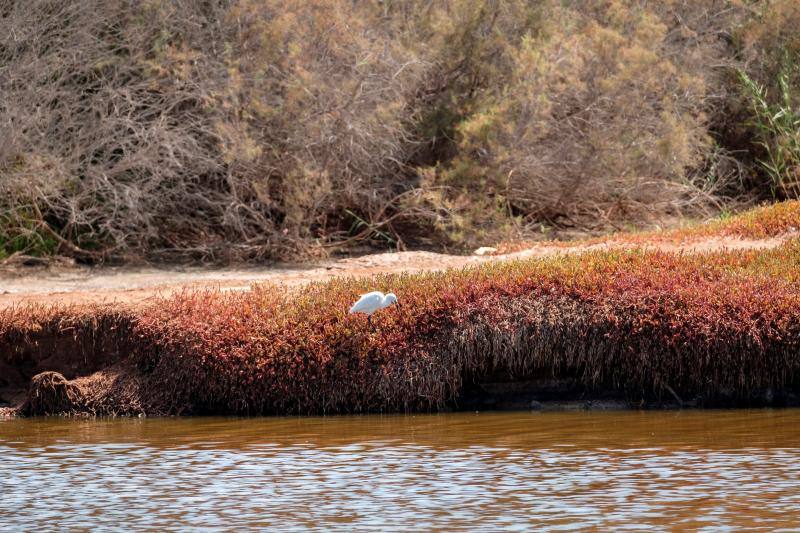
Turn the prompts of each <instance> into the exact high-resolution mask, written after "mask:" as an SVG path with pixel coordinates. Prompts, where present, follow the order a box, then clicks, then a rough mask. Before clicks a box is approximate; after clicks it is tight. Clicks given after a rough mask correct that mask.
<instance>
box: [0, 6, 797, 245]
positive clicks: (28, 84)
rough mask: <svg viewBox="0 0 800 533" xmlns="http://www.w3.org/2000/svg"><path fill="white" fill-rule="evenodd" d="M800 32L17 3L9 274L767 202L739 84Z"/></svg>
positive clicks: (782, 25)
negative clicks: (60, 264) (17, 256)
mask: <svg viewBox="0 0 800 533" xmlns="http://www.w3.org/2000/svg"><path fill="white" fill-rule="evenodd" d="M797 17H798V15H797V7H796V3H795V2H793V1H792V0H781V1H779V2H769V3H767V2H764V3H757V4H754V5H739V4H738V3H735V2H734V3H731V2H727V1H723V0H702V1H699V2H685V1H679V0H672V1H668V2H658V3H640V2H631V1H628V0H592V1H591V2H582V1H581V2H578V1H574V2H573V1H569V2H555V1H545V2H535V3H532V2H526V1H522V0H511V1H503V2H498V1H496V0H442V1H440V2H426V1H422V0H410V1H407V2H382V1H377V0H359V1H355V2H349V1H348V2H344V1H337V0H314V1H309V2H306V1H301V0H289V1H285V2H284V1H277V0H267V1H256V0H220V1H202V2H194V1H188V0H171V1H165V2H160V1H158V2H150V1H148V2H135V1H132V0H112V1H100V0H88V1H77V0H75V1H67V2H61V1H55V0H32V1H16V0H8V1H6V2H4V3H3V4H2V5H0V74H2V75H0V135H2V137H3V139H4V142H3V144H2V146H0V255H2V254H8V253H12V252H15V251H25V252H28V253H39V254H45V253H54V252H57V253H63V254H69V255H73V256H75V257H77V258H79V259H83V260H86V261H101V260H106V259H109V258H111V259H136V258H150V259H177V260H185V259H200V260H219V261H225V260H248V259H249V260H256V259H262V258H279V257H289V256H297V255H304V254H310V253H311V254H313V253H324V251H325V250H326V249H328V248H330V247H333V246H342V245H345V244H348V243H354V242H363V241H370V242H373V243H376V244H381V245H386V244H391V245H394V246H398V247H401V246H403V245H404V243H412V244H416V245H456V246H462V245H470V244H474V243H476V242H478V241H480V240H481V239H486V238H495V237H501V236H507V235H508V234H509V233H512V232H525V231H526V228H528V229H530V228H533V227H536V228H538V227H540V224H546V225H547V224H555V225H562V226H563V225H568V226H577V227H579V228H584V229H585V228H588V227H592V226H597V225H601V226H602V225H608V224H612V225H613V224H617V223H619V222H645V221H646V218H647V217H649V216H659V215H663V214H675V213H681V212H686V211H687V210H689V211H694V212H697V211H703V210H708V209H709V207H710V206H716V207H719V206H720V205H722V204H723V203H725V202H726V201H728V200H729V199H730V198H736V197H739V196H741V195H743V194H745V195H747V194H749V195H751V196H752V194H753V192H754V191H753V187H755V188H756V191H755V192H756V193H759V192H760V191H759V188H760V187H761V186H762V182H761V181H759V176H760V175H762V174H764V171H763V170H759V169H757V168H756V167H752V168H750V167H748V164H749V163H751V162H752V161H755V160H758V159H762V160H763V159H765V157H764V154H763V153H761V152H760V151H761V150H763V149H764V148H763V147H774V146H783V144H782V143H783V140H782V139H783V138H780V139H775V138H772V137H770V138H764V139H761V144H760V145H758V144H754V143H753V142H751V140H752V139H751V138H752V137H753V135H752V133H753V129H752V128H753V126H751V125H750V124H752V123H753V117H752V116H751V115H752V114H751V113H750V112H749V111H748V110H749V109H750V106H748V104H747V102H746V100H743V99H742V91H741V90H740V89H739V81H738V79H737V78H736V76H735V72H736V68H740V69H742V71H743V72H745V73H747V75H748V76H751V77H752V79H753V80H755V81H756V82H757V83H761V84H764V83H767V81H765V80H771V79H773V75H774V74H775V73H777V72H778V71H779V69H778V68H777V67H776V65H778V63H776V62H778V61H779V58H784V57H790V58H795V57H796V56H793V55H791V54H793V53H796V52H797V38H796V32H793V31H792V28H794V27H796V24H795V22H796V20H797ZM787 54H789V55H788V56H787ZM780 60H781V61H782V59H780ZM792 60H794V59H792ZM793 87H794V86H793ZM773 94H775V93H774V91H772V90H771V88H770V89H769V90H768V95H769V96H768V98H772V97H773ZM731 117H734V119H731ZM733 156H736V157H737V158H739V160H738V161H737V160H736V159H734V157H733ZM795 168H796V167H794V166H790V167H789V168H788V169H787V170H786V173H788V174H789V175H791V173H792V172H795V170H792V169H795ZM767 178H769V176H767ZM780 179H781V180H783V181H784V182H785V183H788V184H791V183H794V182H793V181H792V179H793V178H780ZM773 182H774V179H773V180H772V181H770V182H769V183H768V185H767V186H765V187H764V190H767V191H769V189H770V184H772V183H773ZM786 190H787V191H791V190H794V189H792V187H788V188H786ZM787 194H788V193H787Z"/></svg>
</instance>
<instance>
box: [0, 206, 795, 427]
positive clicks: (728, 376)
mask: <svg viewBox="0 0 800 533" xmlns="http://www.w3.org/2000/svg"><path fill="white" fill-rule="evenodd" d="M797 228H800V208H799V207H798V203H796V202H790V203H784V204H778V205H777V206H773V207H770V208H762V209H759V210H755V211H753V212H750V213H747V214H744V215H741V216H738V217H733V218H731V219H729V220H727V221H722V222H715V223H713V224H711V225H709V226H703V227H700V228H697V229H692V230H682V231H681V232H674V233H672V234H669V233H663V234H650V235H649V236H648V235H631V236H616V237H613V239H608V240H607V242H606V243H605V244H603V243H599V246H603V247H602V248H593V246H598V244H597V243H591V244H585V245H583V246H584V248H583V249H581V248H578V247H576V250H575V253H555V252H554V253H551V254H549V255H548V254H539V256H537V254H530V255H532V257H530V256H529V257H526V256H525V253H524V252H517V254H518V255H516V256H512V257H505V258H500V259H498V258H493V259H485V260H484V259H483V258H482V259H481V262H482V263H481V264H475V265H471V266H470V267H469V268H466V269H450V270H445V271H436V272H418V273H414V274H377V275H375V276H371V277H346V278H345V277H337V278H334V279H331V280H328V281H313V282H311V283H306V284H304V285H298V286H296V287H287V286H282V285H276V284H256V285H253V286H252V287H251V288H250V289H248V290H241V291H223V290H218V289H214V290H211V289H203V288H194V289H193V290H188V291H183V292H175V293H172V294H167V295H165V296H162V297H154V298H151V299H148V300H146V302H144V303H141V304H138V305H135V306H133V305H117V304H114V303H106V304H89V305H87V304H83V303H81V304H75V303H73V304H68V303H57V304H54V305H50V306H46V305H42V304H40V303H35V304H32V305H19V304H16V305H11V306H7V307H5V308H2V309H1V310H0V349H1V350H2V352H1V353H2V355H3V357H2V359H0V376H3V378H2V383H0V397H1V398H2V400H3V401H4V402H5V404H6V405H7V406H8V408H7V409H6V411H7V412H14V413H18V414H44V413H75V414H81V413H88V414H103V415H108V414H117V415H138V414H329V413H362V412H378V411H384V412H385V411H431V410H442V409H466V408H470V409H471V408H479V409H486V408H493V407H498V406H502V404H503V403H504V402H506V400H505V398H516V399H514V400H513V401H511V400H509V401H510V403H511V404H513V405H512V407H519V406H520V405H524V404H525V402H527V403H528V404H529V405H530V404H531V402H539V403H542V405H545V404H546V402H548V401H554V402H558V401H566V400H572V401H575V400H578V401H580V402H583V401H587V400H588V401H592V400H602V399H607V400H609V401H612V402H621V403H622V404H624V405H628V406H636V407H639V406H643V407H660V406H693V405H694V406H714V405H795V404H796V403H797V398H798V395H797V392H798V391H800V285H799V284H798V283H799V282H800V274H799V273H800V240H798V239H797V237H796V231H797ZM702 239H706V240H705V241H702V242H709V241H708V240H709V239H715V240H716V242H719V243H730V244H731V246H730V247H726V246H725V245H724V244H722V245H720V246H718V247H710V248H703V247H699V248H695V249H692V248H691V246H690V244H691V243H692V242H694V243H697V242H701V240H702ZM746 239H750V240H754V241H758V242H760V243H762V244H763V243H765V242H766V243H767V244H765V245H752V246H746V247H743V246H738V247H737V246H736V243H737V242H739V243H740V242H742V241H743V240H746ZM612 240H613V241H614V242H619V243H627V244H624V245H611V241H612ZM687 243H688V244H687ZM670 246H671V247H674V248H672V249H670V248H669V247H670ZM554 248H557V246H554ZM371 289H380V290H392V291H393V292H395V293H397V294H398V295H399V297H400V300H401V302H402V303H403V307H401V308H390V309H389V310H387V311H385V312H383V313H382V314H380V315H376V317H375V318H376V319H375V320H374V321H373V327H370V326H369V325H368V324H367V323H366V321H365V320H364V317H362V316H353V315H348V314H347V308H348V307H349V303H351V302H352V301H354V300H355V299H356V297H357V296H358V294H360V293H362V292H364V291H366V290H371ZM42 372H54V373H55V374H45V375H44V376H41V375H39V374H41V373H42ZM37 375H39V377H38V378H35V376H37ZM34 378H35V379H34ZM543 380H545V381H543ZM547 380H549V381H547ZM545 382H548V383H551V385H552V386H553V387H554V390H555V391H556V392H558V391H560V392H558V394H559V395H560V396H559V397H557V398H550V397H548V396H547V394H549V393H547V391H545V389H544V388H543V387H544V386H543V385H542V383H545ZM537 383H538V385H537ZM493 384H494V385H493ZM497 384H499V385H497ZM521 384H522V385H521ZM524 384H527V385H524ZM565 384H566V386H565ZM493 387H494V388H493ZM526 387H527V388H526ZM551 392H553V391H551ZM543 402H544V403H543ZM533 406H534V408H536V407H537V404H536V403H534V404H533Z"/></svg>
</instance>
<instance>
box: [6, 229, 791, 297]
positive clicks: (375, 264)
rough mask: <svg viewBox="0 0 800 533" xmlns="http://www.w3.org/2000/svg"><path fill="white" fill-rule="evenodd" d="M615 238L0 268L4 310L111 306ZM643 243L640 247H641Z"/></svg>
mask: <svg viewBox="0 0 800 533" xmlns="http://www.w3.org/2000/svg"><path fill="white" fill-rule="evenodd" d="M785 239H786V237H785V238H774V239H764V240H742V239H730V238H728V239H720V238H710V239H702V240H695V241H692V242H687V243H669V242H663V243H659V242H655V243H652V244H648V245H647V246H646V247H647V248H648V249H658V250H664V251H670V252H678V251H683V252H684V253H701V252H708V251H713V250H721V249H730V250H733V249H756V248H759V249H764V248H773V247H776V246H778V245H780V244H781V243H782V242H783V241H784V240H785ZM632 246H633V245H630V244H625V243H620V242H610V243H603V244H594V245H590V246H587V245H585V244H576V245H574V246H564V245H553V244H541V245H538V246H534V247H532V248H530V249H527V250H523V251H520V252H514V253H510V254H506V255H499V256H476V255H472V256H458V255H445V254H437V253H433V252H399V253H384V254H375V255H367V256H362V257H357V258H349V259H341V260H338V261H328V262H324V263H319V264H316V265H306V266H292V265H278V266H272V267H268V268H267V267H263V268H221V269H209V268H169V269H159V268H127V267H125V268H81V267H71V268H63V267H61V268H39V267H34V268H25V267H21V268H15V269H7V270H4V271H2V270H0V307H7V306H12V305H25V304H29V303H38V304H50V303H109V304H110V303H114V304H123V305H133V306H138V305H142V304H144V303H146V301H147V300H148V299H149V298H152V297H153V296H155V295H158V294H161V295H163V294H169V293H171V292H176V291H180V290H184V289H191V288H219V289H221V290H247V289H249V287H250V286H251V284H253V283H259V282H261V283H263V282H272V283H282V284H285V285H288V286H296V285H301V284H304V283H309V282H311V281H322V280H326V279H330V278H333V277H336V276H369V275H374V274H382V273H396V272H421V271H435V270H444V269H447V268H459V267H465V266H470V265H476V264H481V263H485V262H487V261H508V260H513V259H524V258H530V257H544V256H551V255H557V254H574V253H581V252H586V251H590V250H607V249H612V248H614V249H619V248H630V247H632ZM639 247H641V245H639Z"/></svg>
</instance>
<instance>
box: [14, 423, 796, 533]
mask: <svg viewBox="0 0 800 533" xmlns="http://www.w3.org/2000/svg"><path fill="white" fill-rule="evenodd" d="M98 525H101V526H102V525H105V526H108V527H120V528H122V529H129V528H131V527H134V528H136V527H147V528H152V529H164V528H173V529H175V528H181V529H183V528H188V527H230V528H243V527H259V526H272V527H276V528H277V527H280V528H281V529H284V530H285V529H306V528H319V529H325V530H329V529H332V528H336V527H338V528H340V529H345V530H353V529H358V528H361V529H364V530H385V529H410V528H414V529H431V528H445V529H459V528H463V529H471V530H478V529H479V530H483V531H487V530H497V529H531V528H532V527H533V526H537V528H539V529H547V527H546V526H550V528H551V529H554V530H557V529H560V528H564V527H572V528H588V527H601V528H604V529H622V528H625V527H628V528H631V529H645V528H652V527H656V528H659V526H665V525H670V526H672V527H677V528H681V529H684V528H689V529H696V528H704V527H709V528H712V529H717V528H720V527H725V526H738V527H744V528H748V529H750V528H758V527H764V528H769V529H773V528H776V527H785V528H798V527H800V410H784V411H766V410H765V411H706V412H703V411H692V412H621V413H591V412H589V413H530V414H529V413H512V414H508V413H484V414H446V415H425V416H383V417H377V416H370V417H331V418H262V419H226V418H198V419H145V420H100V421H97V420H95V421H64V420H48V419H39V420H5V421H3V420H0V527H2V528H3V529H10V530H20V529H33V528H35V527H39V526H49V527H61V528H73V529H74V528H84V527H91V526H98ZM542 526H545V527H542Z"/></svg>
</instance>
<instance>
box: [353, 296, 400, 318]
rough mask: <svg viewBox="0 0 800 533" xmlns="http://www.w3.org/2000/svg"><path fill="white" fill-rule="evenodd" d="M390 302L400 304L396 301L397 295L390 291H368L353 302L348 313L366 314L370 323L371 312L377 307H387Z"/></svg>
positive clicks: (377, 308)
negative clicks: (386, 292) (385, 292)
mask: <svg viewBox="0 0 800 533" xmlns="http://www.w3.org/2000/svg"><path fill="white" fill-rule="evenodd" d="M392 304H397V305H398V307H399V306H400V302H398V301H397V296H395V295H394V293H391V292H390V293H388V294H386V295H384V294H383V293H382V292H381V291H374V292H368V293H367V294H364V295H363V296H361V298H359V299H358V301H357V302H356V303H354V304H353V307H351V308H350V314H351V315H352V314H353V313H364V314H365V315H367V322H368V323H369V324H372V313H374V312H375V311H378V310H379V309H384V308H386V307H389V306H390V305H392Z"/></svg>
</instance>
